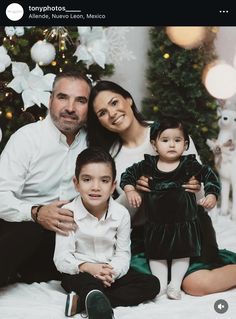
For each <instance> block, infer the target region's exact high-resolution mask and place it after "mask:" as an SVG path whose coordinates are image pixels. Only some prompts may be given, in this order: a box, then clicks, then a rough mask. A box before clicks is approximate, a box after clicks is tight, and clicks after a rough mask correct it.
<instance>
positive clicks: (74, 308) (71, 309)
mask: <svg viewBox="0 0 236 319" xmlns="http://www.w3.org/2000/svg"><path fill="white" fill-rule="evenodd" d="M78 301H79V296H78V295H77V294H76V293H75V292H74V291H72V292H70V293H69V294H68V295H67V298H66V308H65V315H66V317H72V316H74V315H76V314H77V313H79V312H80V309H79V308H80V307H79V302H78Z"/></svg>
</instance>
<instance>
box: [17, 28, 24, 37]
mask: <svg viewBox="0 0 236 319" xmlns="http://www.w3.org/2000/svg"><path fill="white" fill-rule="evenodd" d="M24 34H25V30H24V27H15V35H17V36H18V37H21V36H22V35H24Z"/></svg>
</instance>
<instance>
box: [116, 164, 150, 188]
mask: <svg viewBox="0 0 236 319" xmlns="http://www.w3.org/2000/svg"><path fill="white" fill-rule="evenodd" d="M145 167H146V161H145V160H143V161H141V162H138V163H135V164H133V165H132V166H130V167H128V168H127V169H126V171H125V172H124V173H122V174H121V182H120V187H121V188H122V189H124V187H125V186H126V185H133V186H136V182H137V180H138V179H139V177H141V176H142V175H145Z"/></svg>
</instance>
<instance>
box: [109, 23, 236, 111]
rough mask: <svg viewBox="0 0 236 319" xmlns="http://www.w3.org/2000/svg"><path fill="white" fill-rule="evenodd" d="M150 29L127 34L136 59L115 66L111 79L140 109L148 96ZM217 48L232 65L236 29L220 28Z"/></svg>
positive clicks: (131, 31) (222, 57) (128, 44)
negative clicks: (126, 92) (147, 75)
mask: <svg viewBox="0 0 236 319" xmlns="http://www.w3.org/2000/svg"><path fill="white" fill-rule="evenodd" d="M121 28H122V27H121ZM149 29H150V27H132V28H130V30H129V31H128V32H127V33H126V44H127V48H128V49H129V50H131V51H132V52H133V54H134V56H135V57H136V58H135V59H134V60H131V61H127V60H123V61H122V63H119V64H117V65H115V74H114V75H113V76H112V77H109V79H110V80H111V81H115V82H117V83H119V84H120V85H121V86H123V87H124V88H125V89H127V90H128V91H129V92H130V93H131V94H132V96H133V98H134V100H135V102H136V105H137V107H138V108H141V101H142V99H143V98H144V97H145V96H146V95H147V91H146V87H147V81H146V70H147V67H148V57H147V51H148V48H149V46H150V40H149ZM215 47H216V53H217V55H218V56H219V58H220V59H222V60H225V61H226V62H227V63H229V64H231V65H232V64H233V58H234V54H235V53H236V27H220V28H219V31H218V34H217V38H216V40H215Z"/></svg>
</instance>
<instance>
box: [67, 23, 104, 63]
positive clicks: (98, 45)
mask: <svg viewBox="0 0 236 319" xmlns="http://www.w3.org/2000/svg"><path fill="white" fill-rule="evenodd" d="M78 33H79V43H80V44H79V45H78V47H77V49H76V51H75V53H74V54H73V55H75V56H77V62H79V61H80V60H82V61H84V62H85V64H86V65H87V68H89V66H90V65H91V64H93V63H97V64H98V65H99V66H100V67H102V68H103V69H104V68H105V63H106V60H107V53H108V41H107V39H106V35H105V32H104V28H103V27H93V28H90V27H78Z"/></svg>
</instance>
